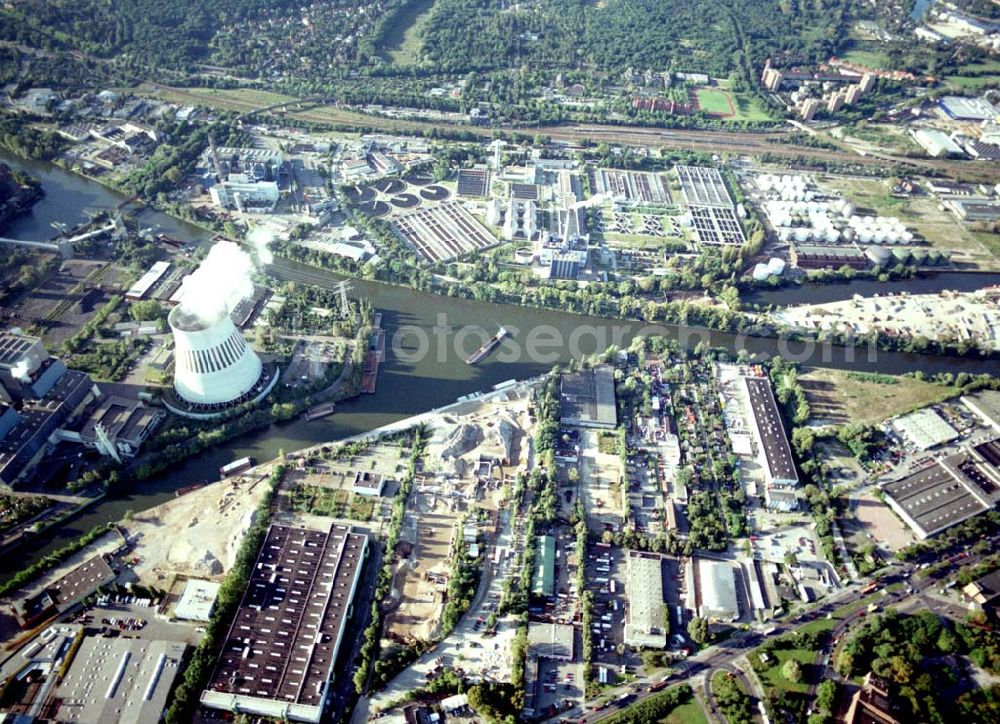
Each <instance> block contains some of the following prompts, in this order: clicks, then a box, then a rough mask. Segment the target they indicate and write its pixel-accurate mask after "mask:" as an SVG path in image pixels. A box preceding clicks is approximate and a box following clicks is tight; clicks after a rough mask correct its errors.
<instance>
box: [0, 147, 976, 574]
mask: <svg viewBox="0 0 1000 724" xmlns="http://www.w3.org/2000/svg"><path fill="white" fill-rule="evenodd" d="M0 160H3V161H4V162H6V163H8V164H9V165H11V166H12V167H19V168H22V169H24V170H25V171H28V172H30V173H32V174H33V175H35V176H37V177H39V178H40V179H41V180H42V182H43V186H44V188H45V191H46V197H45V198H44V199H43V200H42V201H41V202H40V203H39V204H38V205H37V206H36V207H35V209H34V211H33V213H32V214H29V215H26V216H24V217H22V218H20V219H18V220H17V221H16V222H15V224H13V225H12V227H11V228H9V229H8V230H7V231H6V235H8V236H18V235H23V236H24V237H25V238H31V239H38V240H41V239H46V238H49V237H51V236H52V229H51V226H50V223H51V222H52V221H61V222H65V223H70V224H72V223H75V222H77V221H80V220H83V219H84V218H85V216H84V215H83V213H82V209H95V210H96V209H100V208H107V207H109V206H114V205H115V204H117V203H118V202H119V200H120V198H119V196H118V195H117V194H115V193H113V192H111V191H109V190H107V189H105V188H103V187H101V186H100V185H98V184H96V183H93V182H90V181H87V180H86V179H82V178H80V177H77V176H74V175H71V174H69V173H66V172H64V171H62V170H61V169H59V168H56V167H53V166H51V165H48V164H37V163H26V162H24V161H22V160H20V159H17V158H14V157H11V156H9V155H4V154H0ZM142 223H143V224H146V225H159V226H160V227H161V228H163V229H165V230H169V231H170V233H174V234H179V235H186V237H187V238H205V237H206V234H205V232H204V231H203V230H201V229H198V228H196V227H192V226H190V225H188V224H184V223H183V222H179V221H177V220H175V219H172V218H170V217H168V216H166V215H164V214H161V213H158V212H155V211H148V210H147V211H144V212H143V214H142ZM273 273H274V275H275V276H277V277H279V278H283V279H299V280H301V281H308V282H317V283H320V284H329V283H332V282H333V281H334V277H333V275H331V274H328V273H326V272H320V271H318V270H314V269H311V268H309V267H304V266H302V265H299V264H296V263H293V262H287V261H283V260H278V262H277V263H276V265H275V268H274V269H273ZM353 284H354V287H353V289H354V291H353V294H354V295H355V296H364V297H367V298H368V299H370V300H371V302H372V304H373V306H374V307H375V308H376V309H377V310H379V311H381V312H382V313H383V326H384V327H385V328H386V329H387V330H388V335H387V338H388V339H387V347H388V348H389V349H388V350H387V352H388V353H387V359H386V362H385V363H384V364H383V366H382V370H381V374H380V376H379V381H378V390H377V392H376V394H374V395H366V396H362V397H360V398H357V399H355V400H350V401H346V402H343V403H341V404H339V405H338V406H337V410H336V412H335V413H334V414H333V415H332V416H330V417H328V418H326V419H323V420H317V421H313V422H307V421H305V420H302V419H299V420H294V421H291V422H288V423H285V424H281V425H274V426H272V427H270V428H269V429H267V430H263V431H259V432H255V433H250V434H247V435H244V436H242V437H240V438H238V439H236V440H233V441H231V442H230V443H228V444H226V445H222V446H219V447H216V448H213V449H211V450H208V451H206V452H204V453H201V454H199V455H196V456H194V457H192V458H190V459H189V460H187V461H185V462H183V463H180V464H178V465H176V466H174V467H173V468H172V469H170V470H169V471H167V472H166V473H164V474H162V475H159V476H157V477H155V478H152V479H150V480H146V481H144V482H142V483H141V484H139V485H137V486H136V487H135V489H134V490H132V491H131V492H130V493H128V494H127V495H121V496H116V497H113V498H108V499H106V500H103V501H101V502H100V503H98V504H96V505H94V506H93V507H91V508H89V509H88V510H86V511H85V512H83V513H81V514H78V515H77V516H75V517H74V518H71V519H69V520H68V521H66V522H65V523H63V524H60V525H59V526H57V527H55V528H53V529H51V530H49V531H47V532H46V533H45V534H43V535H42V536H40V538H39V539H38V541H37V543H36V545H35V546H34V547H33V549H32V550H31V552H30V553H28V552H26V551H25V552H21V553H20V554H19V555H17V556H10V557H8V559H7V560H6V561H2V562H0V575H4V574H10V572H11V571H14V570H17V569H19V568H21V567H23V566H25V565H27V564H29V563H31V562H32V561H33V560H35V559H36V558H37V557H39V556H41V555H44V554H45V553H48V552H50V551H51V550H52V549H54V548H56V547H58V546H61V545H64V544H65V543H67V542H69V541H70V540H72V539H74V538H76V537H78V536H79V535H81V534H82V533H84V532H85V531H87V530H89V529H90V528H91V527H93V526H95V525H99V524H102V523H106V522H109V521H113V520H118V519H120V518H121V517H122V516H123V515H124V513H125V511H127V510H133V511H135V512H139V511H141V510H145V509H147V508H149V507H152V506H154V505H157V504H159V503H161V502H163V501H165V500H168V499H169V498H170V497H171V496H172V495H173V491H175V490H176V489H177V488H179V487H182V486H184V485H188V484H191V483H195V482H200V481H204V480H215V479H217V477H218V475H217V470H218V468H219V467H220V466H221V465H223V464H225V463H227V462H229V461H231V460H234V459H236V458H239V457H242V456H244V455H250V456H252V457H254V458H256V459H257V460H258V461H263V460H267V459H270V458H273V457H274V456H275V455H277V454H278V452H279V450H286V451H292V450H295V449H298V448H301V447H304V446H307V445H310V444H314V443H319V442H325V441H331V440H337V439H339V438H343V437H347V436H350V435H354V434H358V433H363V432H365V431H367V430H371V429H373V428H376V427H379V426H382V425H385V424H388V423H390V422H394V421H396V420H399V419H401V418H404V417H409V416H412V415H415V414H417V413H421V412H425V411H427V410H430V409H433V408H436V407H440V406H442V405H445V404H447V403H450V402H453V401H454V400H455V399H456V398H458V397H460V396H462V395H466V394H469V393H471V392H476V391H480V390H483V389H487V388H489V387H491V386H492V385H495V384H497V383H499V382H502V381H505V380H508V379H512V378H525V377H529V376H533V375H537V374H539V373H541V372H544V371H546V370H548V369H551V367H552V365H553V364H554V363H555V362H565V361H566V360H568V359H569V356H570V355H569V351H570V347H571V345H570V342H576V344H574V345H572V346H575V347H578V350H579V352H580V353H583V354H589V353H592V352H594V351H596V350H598V349H603V348H605V347H606V346H607V344H610V343H612V342H614V341H616V335H617V339H618V340H619V341H620V342H621V344H623V345H627V344H628V343H629V341H630V340H631V339H632V338H633V337H634V336H635V334H636V333H638V332H639V331H640V329H642V327H643V325H642V324H641V323H639V322H619V321H612V320H607V319H598V318H590V317H583V316H579V315H574V314H568V313H564V312H559V311H552V310H540V309H529V308H523V307H517V306H511V305H498V304H489V303H484V302H475V301H465V300H459V299H452V298H448V297H443V296H440V295H436V294H428V293H423V292H416V291H413V290H410V289H406V288H402V287H396V286H391V285H386V284H380V283H373V282H364V281H354V283H353ZM837 287H838V288H839V289H842V290H843V295H845V296H846V295H847V294H848V293H850V292H849V290H851V289H853V288H854V287H853V286H852V285H844V286H841V285H837ZM442 315H443V316H442ZM442 321H443V322H445V323H446V324H447V325H449V326H450V327H451V328H452V329H453V330H462V329H464V328H466V327H468V326H470V325H471V326H476V327H479V328H480V330H479V331H480V332H481V335H483V336H485V335H488V334H493V333H494V332H495V331H496V328H497V325H503V326H504V327H506V328H507V329H509V330H510V331H511V332H512V337H511V338H510V339H509V340H507V341H505V343H504V344H503V346H502V347H501V348H500V349H499V350H497V351H496V352H494V354H492V355H491V356H490V357H489V358H487V359H486V360H485V361H484V362H482V363H480V364H478V365H475V366H470V365H467V364H465V362H464V358H465V357H466V356H467V355H468V354H471V352H472V351H473V350H474V349H475V348H476V347H477V346H478V345H479V343H480V342H481V339H482V336H479V335H475V334H473V335H469V336H468V338H467V339H465V344H464V347H463V349H462V350H456V349H455V340H456V339H457V338H458V337H460V336H461V335H460V334H459V333H458V332H457V331H456V332H452V333H450V334H446V333H444V332H443V331H442V330H441V327H440V324H441V322H442ZM406 329H410V330H413V333H407V334H402V331H404V330H406ZM660 332H661V333H663V334H665V335H667V336H670V337H673V338H678V337H679V336H680V337H685V338H686V341H687V343H688V344H690V345H692V346H693V345H694V344H696V343H697V342H698V341H699V339H703V340H704V341H705V342H706V343H708V344H711V345H713V346H723V347H727V348H730V349H732V348H733V347H734V346H735V345H736V344H738V343H740V340H737V339H736V338H735V337H734V336H733V335H728V334H721V333H716V332H711V333H710V332H705V331H699V330H689V329H680V328H677V327H674V326H670V327H666V328H661V329H660ZM397 333H399V334H398V342H399V351H400V354H393V352H392V346H393V345H392V340H393V338H394V337H396V336H397ZM536 336H540V337H541V342H542V343H544V342H545V340H546V339H551V338H552V337H553V336H555V337H558V338H561V340H562V343H555V344H553V343H551V342H550V343H549V344H547V345H546V344H538V345H536V347H537V348H538V352H539V354H538V355H536V356H535V357H536V358H534V359H528V358H526V356H525V354H521V355H516V354H515V353H514V352H515V350H521V351H522V352H523V351H524V350H525V349H526V348H527V347H528V343H529V342H530V341H532V340H533V339H535V338H536ZM420 337H423V338H424V339H425V340H426V345H427V347H426V352H427V353H426V354H424V355H422V356H419V355H417V354H415V352H417V351H418V346H419V344H418V343H419V342H420ZM577 337H579V339H577ZM536 341H537V340H536ZM742 346H744V347H745V348H746V349H747V350H748V351H750V352H753V353H759V354H767V355H771V354H774V353H775V352H777V351H779V346H778V343H777V341H776V340H773V339H755V338H750V339H746V340H743V341H742ZM798 349H799V348H798V347H793V348H792V349H791V350H790V351H791V352H793V353H795V352H797V351H798ZM546 355H547V356H546ZM856 357H857V358H856V360H854V361H852V360H851V358H850V357H849V356H848V353H847V352H845V350H843V349H841V348H829V349H825V350H823V351H821V352H820V353H817V354H816V355H813V356H811V357H808V358H806V360H805V361H812V362H814V363H818V364H822V365H825V366H831V367H844V366H850V367H852V368H854V369H859V370H871V371H881V372H886V373H902V372H907V371H912V370H923V371H924V372H927V373H934V372H938V371H951V372H960V371H969V372H980V371H983V369H984V365H983V363H982V362H979V361H977V360H974V359H953V358H945V357H935V356H931V355H910V354H901V353H890V352H878V353H877V356H876V359H874V360H868V359H867V358H866V351H859V352H858V354H857V356H856ZM411 358H413V359H411Z"/></svg>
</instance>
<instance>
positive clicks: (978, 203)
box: [947, 198, 1000, 221]
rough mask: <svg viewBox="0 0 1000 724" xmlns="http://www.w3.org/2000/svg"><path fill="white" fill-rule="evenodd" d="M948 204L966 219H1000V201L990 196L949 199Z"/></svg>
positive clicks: (961, 217)
mask: <svg viewBox="0 0 1000 724" xmlns="http://www.w3.org/2000/svg"><path fill="white" fill-rule="evenodd" d="M947 204H948V206H949V207H951V210H952V211H954V212H955V215H956V216H958V218H960V219H964V220H965V221H995V220H997V219H1000V203H998V202H996V201H993V200H991V199H988V198H967V199H957V198H956V199H948V202H947Z"/></svg>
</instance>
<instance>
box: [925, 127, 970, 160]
mask: <svg viewBox="0 0 1000 724" xmlns="http://www.w3.org/2000/svg"><path fill="white" fill-rule="evenodd" d="M913 139H914V140H915V141H916V142H917V143H919V144H920V145H921V147H923V149H924V150H925V151H927V153H928V154H929V155H931V156H933V157H934V158H939V157H941V156H964V155H965V152H964V151H962V148H961V146H959V145H958V144H957V143H955V142H954V141H953V140H951V138H950V137H949V136H948V135H947V134H946V133H943V132H941V131H937V130H935V129H933V128H920V129H917V130H916V131H913Z"/></svg>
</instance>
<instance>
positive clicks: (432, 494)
mask: <svg viewBox="0 0 1000 724" xmlns="http://www.w3.org/2000/svg"><path fill="white" fill-rule="evenodd" d="M504 397H506V398H507V399H491V400H489V401H470V402H467V403H465V404H463V405H460V406H458V408H457V409H456V408H455V407H452V408H450V410H449V412H448V413H447V414H441V415H438V416H435V417H434V419H432V420H431V422H430V425H431V426H432V427H433V436H432V437H431V439H430V442H429V444H428V447H427V455H426V456H425V458H424V470H423V472H421V473H419V474H418V475H417V477H416V479H415V480H414V486H413V491H412V493H411V497H410V500H409V501H408V504H407V506H406V517H405V520H404V523H403V528H402V531H401V534H400V542H399V548H398V551H397V552H398V553H399V556H398V560H399V563H398V567H397V569H396V575H395V578H394V580H393V584H392V587H391V595H392V596H393V599H394V602H393V605H394V607H393V608H392V609H391V611H390V612H389V613H388V614H387V616H386V628H385V631H386V636H387V637H388V638H390V639H392V640H395V641H400V642H404V643H406V642H412V641H413V640H429V639H431V638H433V637H434V635H435V633H436V630H437V627H438V622H439V620H440V614H441V609H442V607H443V606H444V601H445V599H444V594H445V591H446V590H447V586H448V578H449V575H450V571H451V560H452V553H453V543H454V541H455V536H456V531H457V528H458V526H459V523H460V522H461V521H463V520H464V519H465V518H466V517H467V514H468V513H469V512H471V511H474V510H483V511H486V522H485V523H479V524H474V523H472V524H466V525H464V527H463V531H462V540H463V541H464V543H465V544H466V545H467V546H469V549H470V551H471V552H475V551H478V550H480V549H481V548H482V546H485V545H486V543H485V541H486V540H487V538H492V537H493V535H494V533H495V530H496V526H497V520H498V518H497V513H498V510H499V508H500V503H501V499H502V495H503V486H504V481H509V480H512V479H513V477H514V476H515V475H516V474H517V472H518V471H523V470H525V469H527V465H528V457H529V455H530V452H529V447H530V442H529V438H530V434H529V432H528V431H529V430H530V428H529V424H530V423H529V421H528V402H529V400H528V399H527V398H526V397H523V396H521V394H520V393H518V392H514V391H512V392H511V394H510V395H505V396H504Z"/></svg>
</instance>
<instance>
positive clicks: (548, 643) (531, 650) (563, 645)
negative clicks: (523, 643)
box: [528, 621, 575, 661]
mask: <svg viewBox="0 0 1000 724" xmlns="http://www.w3.org/2000/svg"><path fill="white" fill-rule="evenodd" d="M574 635H575V629H574V628H573V627H572V626H570V625H568V624H562V623H538V622H535V621H532V622H531V623H529V624H528V656H533V657H535V658H539V659H555V660H556V661H572V660H573V637H574Z"/></svg>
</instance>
